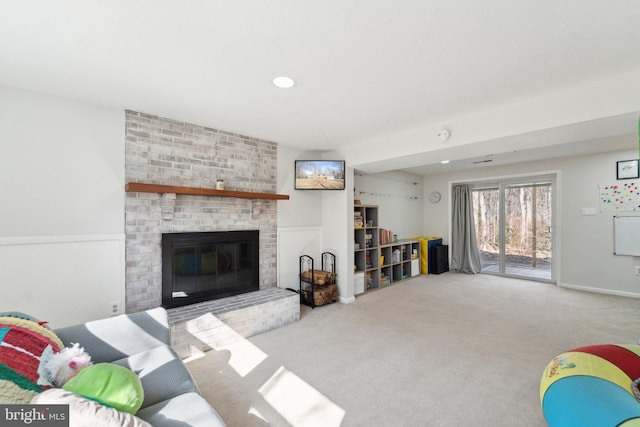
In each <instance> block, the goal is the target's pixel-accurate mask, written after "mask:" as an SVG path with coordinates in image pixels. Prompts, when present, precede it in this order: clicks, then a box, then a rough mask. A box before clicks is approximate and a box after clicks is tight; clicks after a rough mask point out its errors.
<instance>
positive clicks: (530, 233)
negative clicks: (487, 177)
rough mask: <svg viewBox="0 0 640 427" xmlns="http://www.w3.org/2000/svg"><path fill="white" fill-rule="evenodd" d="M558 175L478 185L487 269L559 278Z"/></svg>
mask: <svg viewBox="0 0 640 427" xmlns="http://www.w3.org/2000/svg"><path fill="white" fill-rule="evenodd" d="M554 184H555V176H542V177H529V178H525V179H510V180H500V181H494V182H484V183H476V184H474V189H473V207H474V215H475V227H476V238H477V241H478V250H479V252H480V261H481V264H482V270H481V271H482V272H483V273H493V274H500V275H506V276H517V277H524V278H530V279H535V280H542V281H550V282H553V281H555V276H554V269H553V240H554V235H553V224H554V222H553V217H554V209H553V188H554Z"/></svg>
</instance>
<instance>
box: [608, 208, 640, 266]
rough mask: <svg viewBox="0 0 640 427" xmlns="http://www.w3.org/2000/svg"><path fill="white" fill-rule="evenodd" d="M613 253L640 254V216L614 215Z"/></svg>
mask: <svg viewBox="0 0 640 427" xmlns="http://www.w3.org/2000/svg"><path fill="white" fill-rule="evenodd" d="M613 254H614V255H630V256H640V216H614V217H613Z"/></svg>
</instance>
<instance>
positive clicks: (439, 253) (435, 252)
mask: <svg viewBox="0 0 640 427" xmlns="http://www.w3.org/2000/svg"><path fill="white" fill-rule="evenodd" d="M445 271H449V245H438V246H432V247H431V251H430V252H429V274H440V273H444V272H445Z"/></svg>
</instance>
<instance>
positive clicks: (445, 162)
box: [440, 160, 450, 165]
mask: <svg viewBox="0 0 640 427" xmlns="http://www.w3.org/2000/svg"><path fill="white" fill-rule="evenodd" d="M449 161H450V160H443V161H441V162H440V163H442V164H443V165H446V164H447V163H449Z"/></svg>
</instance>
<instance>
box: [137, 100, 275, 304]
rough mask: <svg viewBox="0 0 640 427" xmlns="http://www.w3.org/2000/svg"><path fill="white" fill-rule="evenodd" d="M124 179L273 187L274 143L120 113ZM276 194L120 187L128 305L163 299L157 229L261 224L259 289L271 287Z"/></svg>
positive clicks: (271, 189) (256, 226) (255, 189)
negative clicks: (123, 134)
mask: <svg viewBox="0 0 640 427" xmlns="http://www.w3.org/2000/svg"><path fill="white" fill-rule="evenodd" d="M125 123H126V165H125V175H126V181H127V182H143V183H151V184H162V185H177V186H188V187H204V188H215V187H216V181H217V180H218V179H223V180H224V182H225V189H232V190H237V191H247V192H264V193H275V192H276V186H277V182H276V180H277V145H276V144H275V143H272V142H269V141H264V140H260V139H255V138H249V137H245V136H241V135H237V134H232V133H228V132H223V131H220V130H216V129H211V128H207V127H204V126H197V125H192V124H188V123H184V122H180V121H175V120H170V119H166V118H161V117H158V116H153V115H149V114H144V113H139V112H135V111H127V112H126V121H125ZM276 209H277V205H276V201H275V200H256V199H241V198H235V197H211V196H192V195H183V194H178V195H176V194H171V193H167V194H155V193H138V192H130V193H126V201H125V217H126V218H125V220H126V235H127V240H126V267H125V285H126V311H127V312H135V311H141V310H145V309H148V308H153V307H158V306H159V305H160V304H161V300H162V249H161V239H162V234H163V233H186V232H198V231H203V232H209V231H236V230H259V232H260V239H259V246H260V250H259V259H260V262H259V289H260V290H265V289H269V288H273V287H275V286H276V249H277V248H276V227H277V221H276V219H277V210H276Z"/></svg>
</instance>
